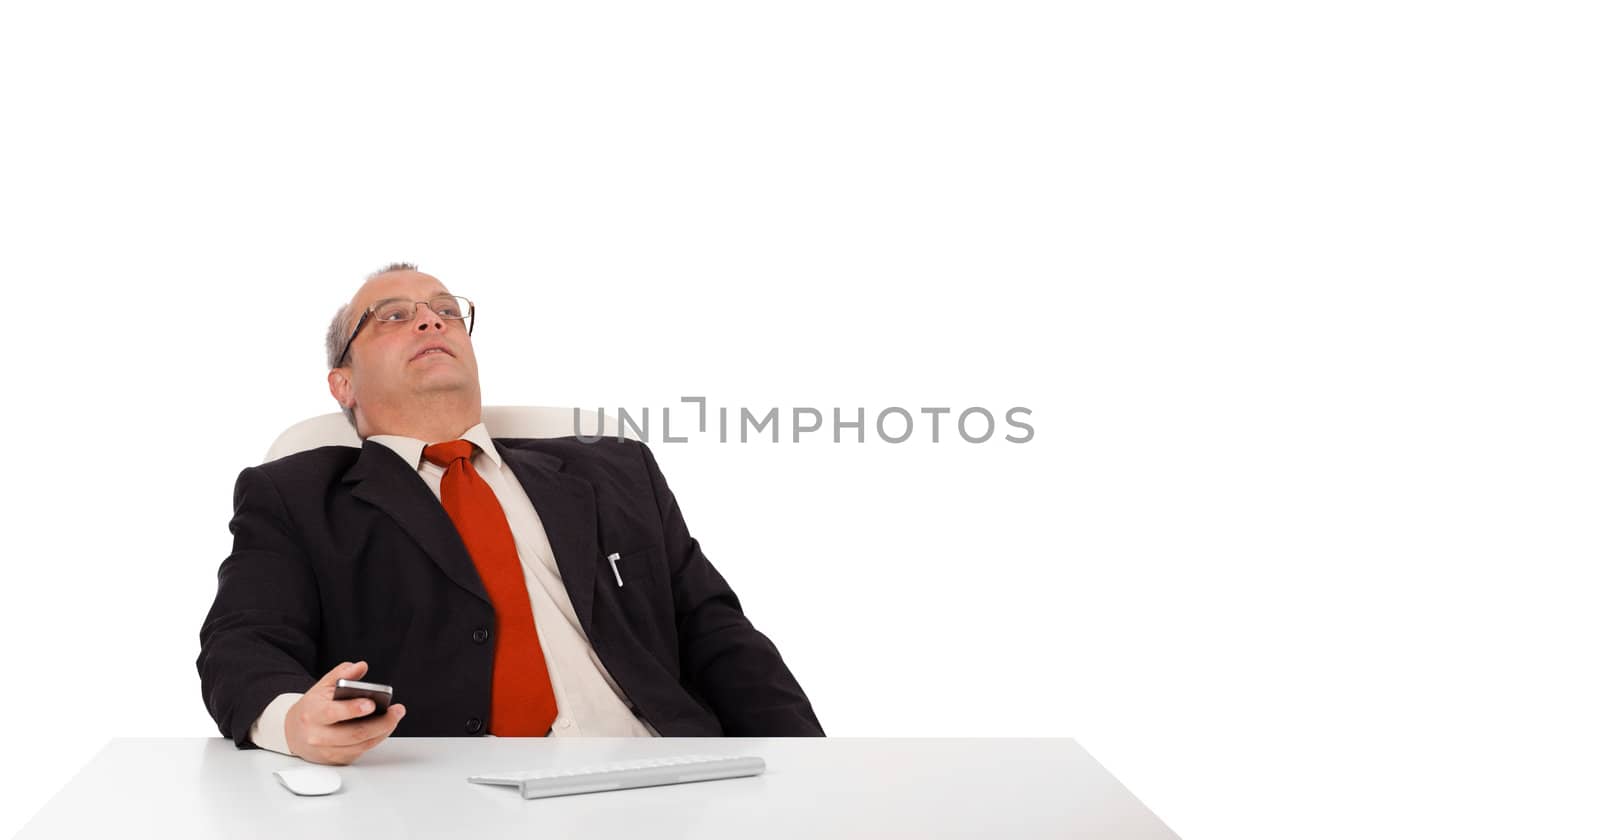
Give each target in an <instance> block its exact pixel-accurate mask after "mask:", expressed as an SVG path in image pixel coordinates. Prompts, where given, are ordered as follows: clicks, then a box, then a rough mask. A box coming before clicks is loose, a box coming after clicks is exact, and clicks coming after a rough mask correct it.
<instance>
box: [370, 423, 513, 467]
mask: <svg viewBox="0 0 1600 840" xmlns="http://www.w3.org/2000/svg"><path fill="white" fill-rule="evenodd" d="M367 440H370V441H372V442H373V443H381V444H383V445H384V446H387V447H389V449H391V450H393V451H394V454H396V455H399V456H400V459H401V460H403V461H405V462H406V463H407V464H410V465H411V468H412V469H414V470H418V469H422V450H423V449H424V448H426V447H427V446H428V442H427V441H423V440H418V439H417V438H412V437H406V436H404V435H373V436H371V437H369V438H367ZM458 440H464V441H467V442H468V443H471V444H472V445H473V446H476V447H478V451H479V452H481V453H483V454H484V456H485V457H487V458H488V459H489V460H490V461H492V462H494V465H495V468H497V469H498V468H499V467H501V466H502V464H501V463H500V450H498V449H496V448H495V446H494V439H493V438H491V437H489V429H488V427H486V426H484V425H483V424H482V423H479V424H478V425H476V426H473V427H472V428H470V429H468V430H466V431H465V432H462V433H461V437H460V438H458ZM435 442H436V443H437V442H438V441H435Z"/></svg>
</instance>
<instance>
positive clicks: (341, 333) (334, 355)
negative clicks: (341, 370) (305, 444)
mask: <svg viewBox="0 0 1600 840" xmlns="http://www.w3.org/2000/svg"><path fill="white" fill-rule="evenodd" d="M417 270H418V269H417V265H416V263H408V262H394V263H389V264H388V265H386V266H384V267H383V268H380V269H378V270H377V271H374V272H372V273H371V274H368V275H367V279H368V280H371V279H372V278H374V277H377V276H378V275H380V274H388V273H389V272H391V271H417ZM351 314H352V313H351V311H350V304H348V303H346V304H341V305H340V306H339V310H338V311H337V312H335V313H333V320H332V321H331V322H329V324H328V334H327V336H326V337H325V338H324V339H323V346H324V348H325V349H326V351H327V354H328V370H333V369H334V368H336V367H338V366H339V354H340V351H342V350H344V343H345V342H346V341H349V340H350V316H351ZM341 408H343V406H341ZM344 416H345V419H346V420H349V421H350V425H351V426H354V425H355V424H356V413H355V411H354V410H353V409H349V408H345V409H344Z"/></svg>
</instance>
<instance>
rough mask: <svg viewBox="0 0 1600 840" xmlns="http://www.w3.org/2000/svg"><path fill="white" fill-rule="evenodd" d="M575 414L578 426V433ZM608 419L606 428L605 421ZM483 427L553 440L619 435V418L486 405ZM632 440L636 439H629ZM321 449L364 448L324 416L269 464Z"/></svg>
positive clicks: (299, 431) (305, 425)
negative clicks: (569, 437)
mask: <svg viewBox="0 0 1600 840" xmlns="http://www.w3.org/2000/svg"><path fill="white" fill-rule="evenodd" d="M574 414H576V426H577V428H576V429H574V428H573V426H574ZM602 419H604V426H603V427H602V425H601V421H602ZM483 424H484V425H485V426H487V427H488V429H489V434H490V435H492V436H494V437H507V438H552V437H566V436H568V435H572V434H582V435H584V436H586V437H588V436H593V435H600V434H606V435H615V434H616V433H617V432H616V425H617V421H616V417H615V415H612V416H610V417H605V418H602V417H601V416H600V415H599V414H596V413H595V412H593V411H586V410H584V409H575V408H556V407H553V406H534V405H486V406H484V407H483ZM626 437H629V438H632V437H635V436H634V435H631V434H629V435H626ZM319 446H354V447H357V448H359V447H360V446H361V438H359V437H357V436H356V430H355V427H354V426H351V425H350V421H348V420H346V419H345V417H344V414H343V413H340V412H335V413H333V414H323V415H320V416H318V417H312V418H311V419H309V420H301V421H300V422H298V423H296V424H294V425H293V426H290V427H289V428H287V429H285V430H284V431H283V434H281V435H278V439H277V440H275V441H273V442H272V446H271V447H270V448H268V449H267V458H266V460H268V461H275V460H277V459H279V458H282V457H283V456H285V455H293V454H294V453H296V452H304V451H305V450H307V449H316V448H317V447H319Z"/></svg>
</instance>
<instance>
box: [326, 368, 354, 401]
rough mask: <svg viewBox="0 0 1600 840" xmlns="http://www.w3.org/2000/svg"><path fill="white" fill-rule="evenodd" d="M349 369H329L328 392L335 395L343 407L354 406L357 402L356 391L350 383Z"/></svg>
mask: <svg viewBox="0 0 1600 840" xmlns="http://www.w3.org/2000/svg"><path fill="white" fill-rule="evenodd" d="M349 370H350V369H349V368H334V369H333V370H330V371H328V393H330V394H332V395H333V398H334V399H335V400H337V401H338V403H339V406H340V407H341V408H354V407H355V404H356V392H355V388H353V387H351V385H350V374H349Z"/></svg>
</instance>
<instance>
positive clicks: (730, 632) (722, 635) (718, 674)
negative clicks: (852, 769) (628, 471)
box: [639, 444, 823, 737]
mask: <svg viewBox="0 0 1600 840" xmlns="http://www.w3.org/2000/svg"><path fill="white" fill-rule="evenodd" d="M639 449H640V450H641V452H642V453H643V457H644V462H645V469H646V470H647V471H648V473H649V476H650V484H651V489H652V490H653V491H654V494H655V501H656V509H657V511H658V513H659V514H660V517H661V526H662V530H663V533H664V536H665V540H666V549H667V561H668V566H669V567H670V569H671V571H672V598H673V607H674V612H675V613H676V617H677V630H678V648H679V657H680V660H679V661H680V663H681V667H682V672H683V679H684V682H685V683H686V684H687V685H688V686H689V688H690V689H692V690H693V691H694V692H695V693H696V694H698V695H699V696H700V697H702V698H704V699H705V700H706V701H707V702H708V703H709V704H710V705H711V708H712V711H713V712H715V713H716V715H717V718H718V720H720V721H721V722H722V727H723V729H724V730H725V732H726V733H727V734H728V735H729V736H733V737H771V736H791V735H814V736H820V735H822V734H823V732H822V724H820V723H818V722H817V716H816V713H815V712H813V711H812V709H811V701H810V700H808V699H807V698H806V695H805V692H804V691H802V690H801V688H800V683H799V682H798V681H796V680H795V678H794V674H792V673H790V671H789V668H788V666H786V665H784V663H783V657H781V656H780V655H779V654H778V648H777V646H775V645H773V643H772V641H771V640H770V639H768V638H767V637H766V636H765V635H762V633H761V632H760V631H759V630H757V629H756V628H755V627H754V625H752V624H751V623H750V620H749V619H748V618H746V617H745V615H744V611H743V610H742V609H741V608H740V606H739V599H738V597H737V596H735V595H734V594H733V589H732V588H731V587H729V586H728V582H727V581H726V580H724V579H723V578H722V575H721V574H719V573H718V572H717V570H716V569H715V568H714V567H712V565H711V561H709V560H707V559H706V556H705V554H704V553H703V552H702V551H701V550H700V543H699V541H698V540H695V539H694V538H693V537H691V536H689V527H688V525H686V524H685V523H684V521H683V513H682V512H681V511H680V510H679V509H678V502H677V499H676V498H674V497H673V495H672V491H671V490H670V489H669V488H668V487H667V481H666V479H665V478H664V477H663V476H662V475H661V468H660V467H658V466H657V465H656V460H655V456H654V455H652V454H651V452H650V449H649V447H647V446H645V445H643V444H640V445H639Z"/></svg>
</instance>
